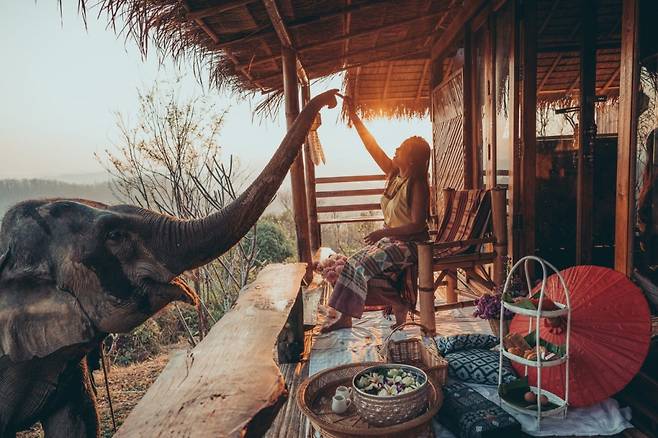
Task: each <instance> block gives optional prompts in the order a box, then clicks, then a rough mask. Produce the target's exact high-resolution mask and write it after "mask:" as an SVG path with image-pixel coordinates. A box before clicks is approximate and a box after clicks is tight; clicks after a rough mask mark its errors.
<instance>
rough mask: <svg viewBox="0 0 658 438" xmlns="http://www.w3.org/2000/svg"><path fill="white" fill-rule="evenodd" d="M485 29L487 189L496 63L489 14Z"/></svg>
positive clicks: (492, 165)
mask: <svg viewBox="0 0 658 438" xmlns="http://www.w3.org/2000/svg"><path fill="white" fill-rule="evenodd" d="M483 26H484V30H485V34H486V37H485V41H486V43H485V49H484V79H485V85H486V88H485V94H486V96H485V101H484V120H482V133H483V139H482V140H483V150H482V153H483V154H484V156H485V157H486V163H487V165H486V167H485V169H484V172H485V187H486V188H488V189H491V188H494V187H495V186H496V168H497V166H496V100H495V97H494V95H495V91H494V90H495V86H496V78H495V70H496V69H495V67H494V66H495V63H496V48H495V45H496V44H495V42H496V35H495V32H494V24H493V17H492V16H491V15H490V16H489V17H488V18H487V22H486V23H485V24H484V25H483Z"/></svg>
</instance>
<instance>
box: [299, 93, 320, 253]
mask: <svg viewBox="0 0 658 438" xmlns="http://www.w3.org/2000/svg"><path fill="white" fill-rule="evenodd" d="M310 100H311V87H310V85H307V84H305V85H303V86H302V102H303V103H304V105H306V104H307V103H308V102H309V101H310ZM304 170H305V171H306V199H307V201H308V226H309V233H310V243H311V253H312V254H315V252H316V251H317V250H318V249H320V246H321V245H322V235H321V234H320V225H319V224H318V203H317V197H316V192H315V165H314V164H313V160H311V146H310V144H309V142H308V137H307V139H306V142H305V143H304Z"/></svg>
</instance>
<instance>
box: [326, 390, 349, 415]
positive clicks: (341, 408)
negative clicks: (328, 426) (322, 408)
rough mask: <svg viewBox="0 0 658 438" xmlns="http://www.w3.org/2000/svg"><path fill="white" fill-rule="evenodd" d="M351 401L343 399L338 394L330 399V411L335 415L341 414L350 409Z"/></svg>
mask: <svg viewBox="0 0 658 438" xmlns="http://www.w3.org/2000/svg"><path fill="white" fill-rule="evenodd" d="M351 404H352V400H350V399H348V398H345V397H343V396H342V395H340V394H337V395H334V398H332V399H331V410H332V411H334V412H335V413H337V414H342V413H343V412H345V411H346V410H347V408H349V407H350V405H351Z"/></svg>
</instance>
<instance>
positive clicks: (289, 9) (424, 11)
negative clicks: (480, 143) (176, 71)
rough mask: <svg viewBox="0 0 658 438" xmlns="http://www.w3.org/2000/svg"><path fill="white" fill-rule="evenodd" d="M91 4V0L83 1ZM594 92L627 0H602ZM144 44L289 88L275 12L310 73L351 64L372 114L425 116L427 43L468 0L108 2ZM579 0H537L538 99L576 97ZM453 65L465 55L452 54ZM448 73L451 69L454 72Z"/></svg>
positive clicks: (613, 52)
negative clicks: (457, 57) (455, 56)
mask: <svg viewBox="0 0 658 438" xmlns="http://www.w3.org/2000/svg"><path fill="white" fill-rule="evenodd" d="M79 1H81V2H82V3H84V0H79ZM598 4H599V7H598V9H597V26H598V33H599V38H598V42H597V44H598V46H599V50H598V52H597V94H606V95H611V96H614V95H616V94H617V92H618V91H617V90H618V88H619V58H620V49H619V48H620V20H621V0H601V1H599V2H598ZM101 7H102V8H103V9H104V10H105V11H107V12H108V13H109V14H110V15H111V16H112V17H115V16H117V15H120V16H122V18H123V20H124V21H125V22H126V23H127V25H126V26H127V27H126V29H124V31H125V32H127V33H128V34H129V35H131V36H133V37H134V38H135V39H136V40H137V41H138V42H139V44H140V47H141V48H142V50H143V51H147V49H148V45H149V42H150V41H153V42H154V43H155V45H156V46H157V48H158V49H159V50H160V53H161V54H162V55H165V56H166V55H171V56H173V57H174V58H176V59H179V58H181V57H191V58H192V59H194V60H195V61H196V62H195V66H196V68H197V72H198V73H200V74H201V75H202V77H203V74H204V71H209V72H210V80H211V83H212V84H214V85H216V86H219V87H229V88H230V89H232V90H234V91H239V92H245V91H246V92H250V91H261V92H263V93H272V92H276V91H277V90H281V88H282V74H281V70H282V66H281V42H280V37H279V35H278V34H277V31H276V29H275V26H274V25H273V18H272V7H274V9H276V10H277V13H278V14H279V17H280V19H281V23H282V24H283V25H284V27H285V29H286V30H287V32H288V34H289V36H290V40H291V43H292V46H293V48H294V49H295V50H296V52H297V53H298V57H299V60H300V64H301V65H300V67H301V68H302V69H303V70H304V71H305V73H306V74H307V76H308V78H309V79H316V78H321V77H324V76H327V75H330V74H333V73H336V72H340V71H343V70H347V74H346V78H345V88H346V93H347V94H349V95H351V96H352V97H353V100H354V101H355V102H356V104H357V106H358V108H359V109H360V110H361V112H362V113H363V114H364V115H365V116H379V115H386V116H403V117H405V116H415V115H424V114H426V113H427V111H428V108H429V87H428V85H429V82H430V70H431V67H430V62H429V61H430V53H429V52H430V46H431V43H432V40H433V38H440V37H441V35H442V33H443V32H445V30H446V29H447V28H448V27H449V25H450V23H451V22H452V20H453V19H454V18H455V17H456V16H457V14H458V13H459V12H460V11H461V9H462V7H463V1H462V0H434V1H432V0H223V1H221V0H148V1H147V0H101ZM580 22H581V18H580V11H579V9H578V2H572V1H570V0H538V16H537V26H538V29H537V32H538V35H539V39H538V50H539V54H538V59H537V88H538V94H539V101H540V102H542V101H543V102H553V101H560V100H565V99H567V100H568V99H571V98H572V96H573V97H576V98H577V93H578V87H579V76H580V74H579V53H578V50H579V39H580V32H581V26H580ZM446 65H448V66H449V67H448V69H450V68H452V69H454V68H455V67H456V66H458V63H453V62H446ZM450 73H451V72H450V71H447V72H444V77H447V76H448V75H449V74H450Z"/></svg>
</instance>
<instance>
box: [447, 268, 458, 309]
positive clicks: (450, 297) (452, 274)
mask: <svg viewBox="0 0 658 438" xmlns="http://www.w3.org/2000/svg"><path fill="white" fill-rule="evenodd" d="M458 300H459V296H458V295H457V271H448V272H447V273H446V303H448V304H454V303H456V302H457V301H458Z"/></svg>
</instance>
